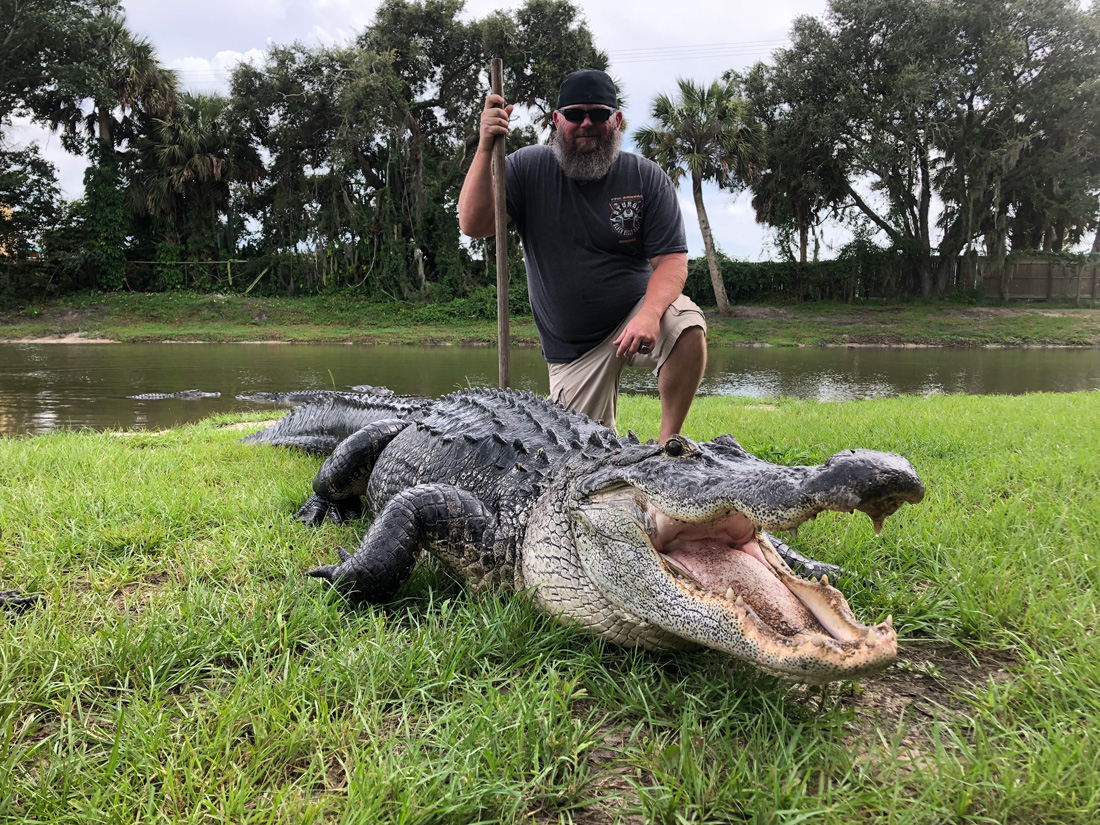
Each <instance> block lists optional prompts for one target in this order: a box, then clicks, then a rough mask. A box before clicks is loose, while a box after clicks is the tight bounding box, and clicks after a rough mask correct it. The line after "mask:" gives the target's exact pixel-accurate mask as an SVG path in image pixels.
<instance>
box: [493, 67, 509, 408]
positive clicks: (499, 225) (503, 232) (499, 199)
mask: <svg viewBox="0 0 1100 825" xmlns="http://www.w3.org/2000/svg"><path fill="white" fill-rule="evenodd" d="M490 83H491V86H492V91H493V94H495V95H500V96H501V97H503V96H504V61H503V60H501V59H500V58H499V57H494V58H493V62H492V64H491V68H490ZM504 139H505V138H504V135H497V136H496V139H495V141H494V143H493V212H494V215H495V217H496V230H497V234H496V241H497V352H498V360H497V366H498V372H499V379H500V388H501V389H508V387H510V386H511V383H512V375H511V372H512V366H511V364H512V360H511V341H512V337H511V333H510V331H509V328H508V211H507V205H506V202H505V192H504Z"/></svg>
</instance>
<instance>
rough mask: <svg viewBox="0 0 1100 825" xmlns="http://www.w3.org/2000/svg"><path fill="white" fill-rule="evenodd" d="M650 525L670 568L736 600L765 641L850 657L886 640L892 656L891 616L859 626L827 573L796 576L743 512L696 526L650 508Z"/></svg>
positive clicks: (793, 650)
mask: <svg viewBox="0 0 1100 825" xmlns="http://www.w3.org/2000/svg"><path fill="white" fill-rule="evenodd" d="M647 525H653V530H652V532H650V531H649V530H647V533H649V536H650V542H651V543H652V545H653V549H654V550H655V551H656V552H657V554H658V555H659V557H660V558H661V561H662V562H663V563H664V565H665V568H666V569H667V570H668V571H669V572H670V573H672V575H674V576H676V577H677V578H678V579H680V580H681V581H683V582H684V583H685V584H686V585H687V586H688V587H690V588H693V589H695V590H697V591H698V592H700V593H705V594H707V596H708V597H720V598H722V599H723V600H724V601H726V602H728V603H731V604H732V606H733V609H734V610H735V611H736V612H737V613H738V618H739V619H741V621H742V624H743V625H745V626H746V627H747V629H749V631H750V632H751V633H753V634H759V636H760V637H761V641H769V642H771V643H774V644H780V645H782V646H783V647H784V648H786V649H787V652H788V653H789V654H794V655H796V656H797V654H798V651H799V649H800V648H801V649H802V650H803V651H804V652H807V653H809V652H811V651H813V650H818V651H822V652H825V653H826V655H828V653H835V654H837V655H838V656H840V657H842V658H846V655H850V654H851V653H852V652H853V651H856V650H859V649H862V648H866V649H868V650H874V649H875V648H877V647H880V646H885V647H887V648H890V649H891V650H892V651H893V652H892V653H891V654H890V655H891V658H892V657H893V655H894V654H896V648H897V634H896V633H895V632H894V627H893V620H892V617H888V618H887V619H886V621H884V622H882V623H881V624H879V625H878V626H876V627H868V626H867V625H863V624H861V623H860V622H859V621H857V620H856V618H855V616H854V615H853V614H852V611H851V608H850V607H849V606H848V602H847V600H846V599H845V598H844V594H842V593H841V592H840V591H839V590H837V589H836V588H835V587H832V586H831V585H830V584H829V579H828V577H825V576H823V577H822V578H821V580H820V581H811V580H807V579H802V578H799V577H798V576H796V575H794V573H792V572H791V569H790V568H789V567H788V566H787V564H786V563H785V562H784V561H783V559H782V558H781V557H780V556H779V554H778V553H777V552H776V551H775V548H773V547H772V545H771V542H769V541H768V538H767V536H765V535H764V533H763V532H762V531H761V530H760V529H759V528H757V527H756V525H754V524H753V523H752V522H751V521H750V520H749V519H748V518H746V517H745V516H743V515H741V514H740V513H736V512H734V513H729V514H727V515H725V516H723V517H721V518H719V519H717V520H715V521H711V522H704V523H702V524H698V523H692V522H684V521H677V520H676V519H671V518H669V517H668V516H666V515H665V514H664V513H662V512H661V511H660V510H657V509H656V508H655V507H653V506H650V507H648V508H647ZM884 652H885V651H884ZM875 658H879V657H875ZM886 664H888V662H886V663H884V664H883V665H882V666H885V665H886Z"/></svg>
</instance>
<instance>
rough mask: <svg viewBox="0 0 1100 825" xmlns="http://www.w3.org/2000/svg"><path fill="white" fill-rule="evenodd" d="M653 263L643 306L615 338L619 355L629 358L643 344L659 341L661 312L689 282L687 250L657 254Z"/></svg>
mask: <svg viewBox="0 0 1100 825" xmlns="http://www.w3.org/2000/svg"><path fill="white" fill-rule="evenodd" d="M650 264H651V265H652V266H653V274H652V275H650V276H649V286H647V287H646V291H645V298H644V299H643V301H642V308H641V309H640V310H638V314H637V315H635V316H634V317H633V318H631V319H630V322H629V323H628V324H627V325H626V329H624V330H623V333H622V335H620V336H619V337H618V338H616V339H615V340H614V342H613V343H615V344H617V345H618V347H619V348H618V349H617V350H616V352H615V354H616V355H617V356H618V357H619V358H629V357H630V356H631V355H633V354H634V353H636V352H637V351H638V347H640V346H641V345H642V344H649V345H650V346H652V345H653V344H654V343H656V341H657V336H658V334H660V331H661V316H662V315H664V314H665V310H666V309H668V308H669V306H671V305H672V302H673V301H675V300H676V298H677V297H679V295H680V293H681V292H682V291H683V289H684V284H685V283H686V282H687V274H688V265H687V253H686V252H670V253H669V254H667V255H657V256H655V257H653V258H652V259H650Z"/></svg>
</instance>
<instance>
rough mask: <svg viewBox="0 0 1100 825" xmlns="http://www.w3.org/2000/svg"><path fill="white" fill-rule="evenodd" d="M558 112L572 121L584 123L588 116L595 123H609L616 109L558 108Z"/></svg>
mask: <svg viewBox="0 0 1100 825" xmlns="http://www.w3.org/2000/svg"><path fill="white" fill-rule="evenodd" d="M558 113H559V114H560V115H561V116H562V117H564V118H565V119H566V120H568V121H569V122H570V123H583V122H584V119H585V118H588V119H589V120H591V121H592V122H593V123H607V121H608V119H609V118H610V117H611V116H612V115H613V114H615V110H614V109H587V110H586V109H558Z"/></svg>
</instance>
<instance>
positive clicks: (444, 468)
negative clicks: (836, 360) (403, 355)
mask: <svg viewBox="0 0 1100 825" xmlns="http://www.w3.org/2000/svg"><path fill="white" fill-rule="evenodd" d="M246 440H247V441H249V442H253V443H255V442H266V443H271V444H276V445H280V444H281V445H287V446H296V447H299V448H302V449H308V450H312V451H322V452H330V453H331V455H330V456H329V458H328V460H327V461H326V462H325V464H324V465H323V466H322V467H321V470H320V471H319V472H318V474H317V477H316V478H315V479H314V483H313V488H314V492H315V494H316V495H314V496H313V497H312V498H311V499H310V501H308V502H307V503H306V505H305V506H303V507H302V509H301V510H300V511H299V517H300V518H301V519H302V520H304V521H306V522H307V523H314V524H316V523H319V522H321V521H323V520H325V519H341V518H345V517H351V516H356V517H357V516H358V515H359V513H360V512H364V513H365V514H366V515H368V516H370V517H372V518H373V523H372V524H371V527H370V529H369V530H368V532H367V534H366V536H365V537H364V538H363V541H362V543H361V544H360V546H359V549H358V551H357V552H356V553H355V554H348V553H342V554H341V556H340V562H339V563H337V564H328V565H324V566H322V567H320V568H318V569H316V570H314V571H311V574H310V575H313V576H316V577H318V578H322V579H324V580H326V581H327V582H328V583H329V585H330V586H331V587H332V588H334V589H335V590H336V591H338V592H339V593H341V594H342V595H343V596H345V597H346V598H347V599H348V600H350V601H355V602H381V601H385V600H387V599H390V598H391V597H392V596H393V595H394V594H395V593H396V591H397V589H398V588H399V587H400V586H401V584H402V582H404V581H405V580H406V579H407V578H408V577H409V575H410V574H411V572H412V568H413V566H414V565H415V563H416V560H417V557H418V555H419V553H420V552H422V551H425V550H426V551H428V552H430V553H432V554H433V555H434V556H436V558H438V559H439V560H440V561H441V562H442V564H443V565H444V566H446V567H447V568H449V569H450V570H452V571H453V572H455V573H456V574H458V575H459V576H461V577H463V578H464V579H466V581H468V582H469V583H470V584H471V586H473V587H474V588H480V587H487V586H504V587H508V588H512V589H515V590H517V591H522V592H525V593H528V594H529V595H530V597H531V598H532V599H533V600H534V601H535V602H536V603H537V604H538V605H539V606H540V607H541V608H542V609H544V610H545V611H547V612H548V613H550V614H552V615H554V616H556V617H558V618H559V619H561V620H562V621H565V622H569V623H572V624H575V625H578V626H580V627H582V628H585V629H587V630H588V631H590V632H592V633H596V634H598V635H600V636H602V637H603V638H605V639H607V640H609V641H612V642H615V643H618V644H624V645H637V646H643V647H649V648H668V649H678V648H685V647H692V646H704V647H710V648H713V649H716V650H720V651H724V652H726V653H730V654H732V655H734V656H737V657H739V658H741V659H744V660H745V661H747V662H750V663H751V664H753V665H754V666H756V667H758V668H760V669H762V670H764V671H767V672H769V673H773V674H776V675H779V676H782V677H783V678H787V679H793V680H797V681H803V682H809V683H821V682H828V681H831V680H835V679H847V678H853V677H857V676H861V675H864V674H868V673H873V672H875V671H877V670H881V669H882V668H883V667H886V666H887V665H889V664H890V663H891V662H892V661H893V660H894V658H895V657H896V653H897V636H896V634H895V633H894V629H893V627H892V625H891V622H890V621H889V620H887V621H886V622H882V623H880V624H878V625H876V626H873V627H871V626H867V625H864V624H862V623H860V622H859V621H858V620H857V619H856V618H855V616H854V615H853V614H852V611H851V609H850V608H849V606H848V603H847V601H846V600H845V598H844V596H843V595H842V594H841V593H840V591H839V590H837V589H835V588H834V587H833V586H832V585H830V584H829V583H828V581H827V579H824V578H823V577H822V579H821V580H820V581H808V580H806V579H803V578H800V577H798V576H796V575H794V574H793V573H792V572H791V569H790V568H789V567H788V564H787V561H785V560H792V564H797V565H798V566H799V567H801V568H803V569H807V568H808V569H811V570H814V569H819V570H820V569H821V568H823V567H826V565H822V564H821V563H820V562H814V561H812V560H807V559H803V558H801V557H800V556H798V554H797V553H795V552H794V551H792V550H791V549H790V548H788V547H786V545H783V544H782V543H779V542H778V540H776V539H774V537H771V535H770V533H768V532H767V531H769V530H786V529H792V528H795V527H797V526H798V525H799V524H801V523H802V522H804V521H806V520H808V519H811V518H813V517H814V516H816V515H817V514H818V513H820V512H823V511H825V510H834V511H839V512H849V513H850V512H853V511H854V510H861V511H863V512H866V513H867V514H868V515H870V516H871V518H872V520H873V521H874V522H875V524H876V527H878V526H880V525H881V522H882V520H883V519H885V518H886V517H887V516H889V515H890V514H892V513H893V512H894V511H895V510H897V508H898V507H900V506H901V505H902V504H904V503H916V502H918V501H920V500H921V498H922V497H923V495H924V488H923V485H922V484H921V481H920V478H919V477H918V476H917V474H916V472H915V471H914V470H913V468H912V466H910V464H909V462H908V461H906V460H905V459H904V458H902V457H901V456H897V455H893V454H891V453H879V452H874V451H870V450H846V451H844V452H842V453H837V454H836V455H834V456H833V457H832V458H830V459H829V460H827V461H826V462H825V463H824V464H822V465H820V466H805V467H784V466H779V465H775V464H770V463H768V462H766V461H761V460H760V459H758V458H756V457H755V456H752V455H750V454H749V453H747V452H746V451H745V450H744V449H743V448H742V447H741V446H740V445H739V444H738V443H737V442H736V440H734V439H733V437H732V436H728V435H726V436H720V437H718V438H716V439H714V440H713V441H708V442H705V443H696V442H693V441H691V440H690V439H687V438H683V437H680V436H675V437H673V438H672V439H670V440H669V442H668V443H667V444H665V445H664V446H661V445H657V444H655V443H652V442H650V443H648V444H642V443H640V442H639V441H638V439H637V438H635V437H633V435H631V436H629V437H627V438H623V439H620V438H617V437H616V436H615V435H614V433H612V432H610V431H609V430H607V429H605V428H603V427H601V426H600V425H599V424H597V423H596V422H593V421H590V420H589V419H588V418H586V417H585V416H583V415H578V414H577V413H574V412H571V411H568V410H565V409H563V408H562V407H560V406H558V405H554V404H550V403H548V402H546V401H544V400H542V399H539V398H536V397H534V396H533V395H531V394H529V393H516V392H506V391H498V390H471V391H468V392H463V393H457V394H454V395H450V396H446V397H444V398H442V399H440V400H438V401H430V400H427V399H402V398H380V397H364V398H361V399H356V398H351V397H348V396H347V395H346V394H345V395H334V396H333V397H330V398H322V399H318V401H317V402H316V403H313V404H311V405H309V406H307V407H302V408H300V409H298V410H295V411H294V412H292V413H291V414H290V415H288V416H287V417H286V418H285V419H283V421H282V422H280V423H279V424H277V425H275V426H274V427H272V428H270V429H268V430H265V431H263V432H261V433H259V434H257V435H255V436H251V437H249V438H248V439H246ZM834 569H835V568H834Z"/></svg>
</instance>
